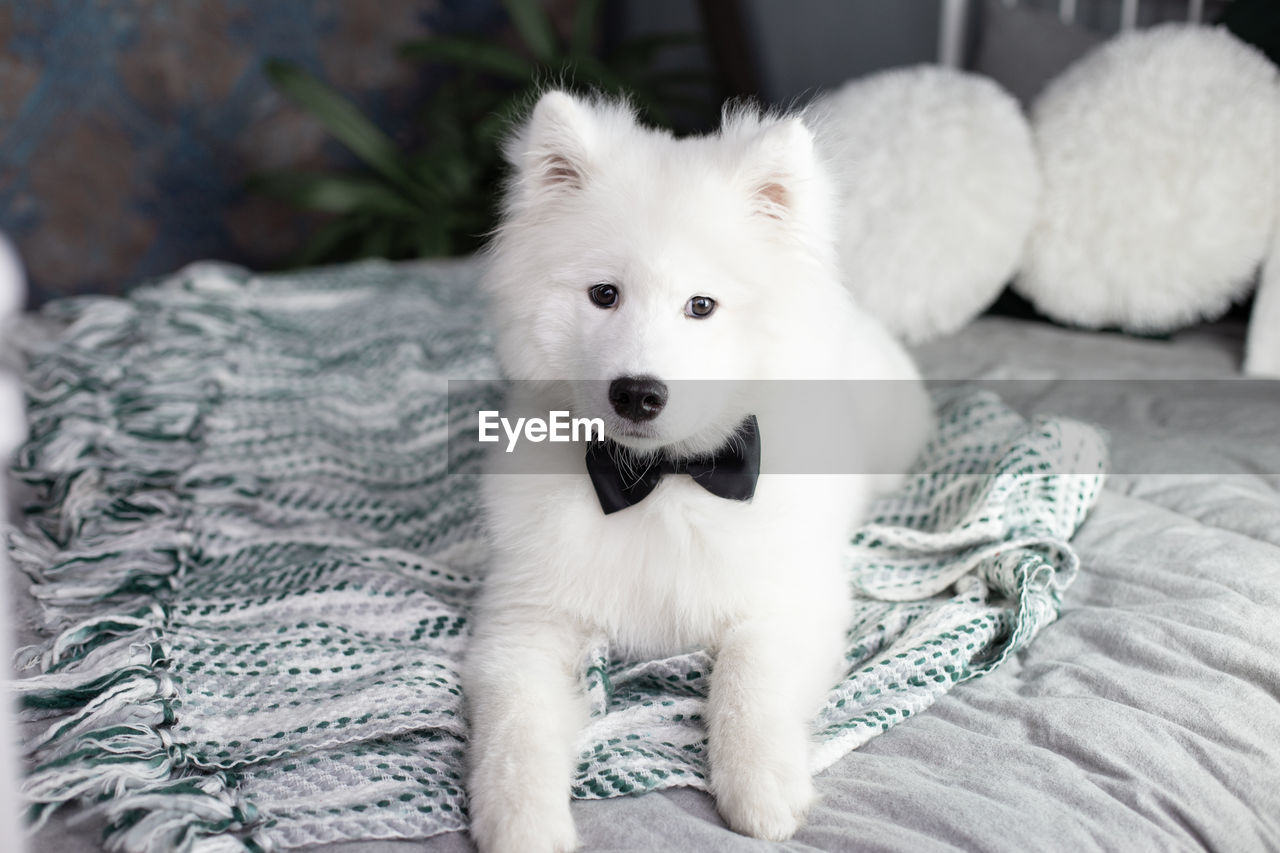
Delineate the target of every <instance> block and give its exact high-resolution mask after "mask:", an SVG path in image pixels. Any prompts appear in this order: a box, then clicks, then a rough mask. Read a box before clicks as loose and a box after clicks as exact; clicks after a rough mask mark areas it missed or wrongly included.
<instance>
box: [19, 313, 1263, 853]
mask: <svg viewBox="0 0 1280 853" xmlns="http://www.w3.org/2000/svg"><path fill="white" fill-rule="evenodd" d="M1243 339H1244V329H1243V327H1240V326H1233V325H1214V326H1207V327H1202V328H1199V329H1195V330H1191V331H1187V332H1184V333H1182V334H1179V335H1177V336H1175V337H1174V338H1173V339H1171V340H1167V341H1145V340H1138V339H1134V338H1128V337H1123V336H1119V335H1109V334H1102V333H1090V332H1076V331H1068V330H1063V329H1058V328H1055V327H1052V326H1048V325H1043V324H1038V323H1030V322H1025V321H1015V320H1009V319H1001V318H983V319H981V320H979V321H977V322H976V323H974V324H973V325H971V326H969V327H968V328H966V329H964V330H963V331H962V332H960V333H959V334H958V335H956V336H954V337H952V338H950V339H947V340H944V341H940V342H937V343H934V344H932V345H930V346H927V347H925V348H923V349H921V350H920V351H919V352H918V356H919V359H920V362H921V364H922V366H923V368H924V370H925V372H926V374H927V375H928V376H930V377H936V378H979V377H980V378H986V379H1009V378H1015V377H1030V378H1035V379H1041V380H1046V381H1045V382H1043V383H1040V384H1037V385H1036V386H1034V388H1033V389H1026V388H1024V387H1023V386H1017V387H1016V389H1014V386H1009V387H1010V389H1011V391H1014V390H1016V391H1017V393H1014V394H1013V396H1018V394H1021V396H1022V397H1023V399H1022V400H1021V401H1020V402H1021V403H1022V404H1023V405H1025V406H1026V407H1027V408H1028V409H1032V410H1042V411H1046V412H1050V411H1052V412H1057V413H1063V414H1069V415H1073V416H1076V417H1081V418H1086V419H1090V420H1095V421H1098V422H1100V423H1102V424H1103V425H1104V426H1105V427H1106V428H1107V429H1108V430H1109V432H1110V434H1111V440H1112V447H1113V454H1114V456H1115V458H1116V462H1117V466H1118V467H1119V468H1120V469H1121V470H1120V473H1117V474H1115V475H1113V476H1112V478H1111V479H1110V481H1109V484H1108V487H1107V489H1106V491H1105V493H1104V496H1103V499H1102V501H1101V503H1100V504H1099V506H1098V507H1097V509H1096V510H1095V512H1094V513H1093V515H1092V516H1091V517H1090V518H1089V520H1088V521H1087V522H1086V523H1085V525H1084V527H1083V528H1082V529H1081V530H1080V532H1079V534H1078V535H1077V537H1076V539H1075V544H1076V547H1077V548H1078V550H1079V552H1080V555H1081V558H1082V563H1083V565H1082V569H1081V572H1080V575H1079V577H1078V579H1077V580H1076V582H1075V584H1074V585H1073V586H1072V587H1071V588H1070V589H1069V590H1068V592H1067V594H1066V596H1065V598H1064V601H1063V612H1062V616H1061V618H1060V619H1059V620H1058V622H1056V623H1055V624H1053V625H1051V626H1050V627H1049V628H1047V629H1046V630H1045V631H1044V632H1043V633H1042V634H1041V635H1040V637H1039V638H1038V639H1037V640H1036V641H1035V643H1034V644H1032V646H1031V647H1030V648H1029V649H1028V650H1026V651H1025V652H1023V653H1022V654H1020V655H1018V656H1017V657H1016V658H1013V659H1011V660H1010V661H1008V663H1006V664H1005V665H1004V666H1003V667H1002V668H1000V669H998V670H996V671H995V673H993V674H992V675H989V676H987V677H984V678H980V679H977V680H975V681H972V682H969V683H966V684H962V685H960V686H958V687H956V688H955V689H954V690H953V691H952V692H951V693H950V694H948V695H946V696H944V697H943V698H942V699H940V700H939V701H938V702H937V703H936V704H935V705H934V706H933V707H932V708H931V709H930V710H929V711H928V712H926V713H924V714H921V715H920V716H918V717H914V718H912V719H911V720H910V721H908V722H906V723H903V724H901V725H899V726H897V727H895V728H893V729H891V730H890V731H888V732H886V733H885V734H883V735H881V736H880V737H878V738H875V739H874V740H872V741H871V742H870V743H868V744H867V745H865V746H864V747H862V748H861V749H859V750H858V751H856V752H854V753H852V754H851V755H849V756H847V757H846V758H844V759H843V760H841V761H840V762H838V763H837V764H836V765H834V766H833V767H832V768H830V769H829V770H827V771H826V772H824V773H822V774H821V775H820V776H819V777H818V779H817V784H818V790H819V792H820V794H821V801H820V802H819V803H818V805H817V806H816V807H815V808H814V810H813V812H812V814H811V816H810V818H809V821H808V823H807V824H806V825H805V826H804V827H803V828H802V829H801V830H800V832H799V833H798V834H797V835H796V837H795V839H794V840H792V841H791V842H788V843H786V844H780V845H779V844H768V843H765V842H760V841H755V840H752V839H748V838H744V837H742V836H739V835H735V834H734V833H732V832H730V831H729V830H728V829H726V828H725V827H724V824H723V822H722V821H721V820H720V819H719V817H718V816H717V815H716V812H715V808H714V805H713V803H712V801H711V800H710V798H709V797H707V796H706V795H704V794H701V793H699V792H696V791H692V790H689V789H677V790H671V791H666V792H661V793H657V794H648V795H645V796H639V797H630V798H619V799H612V800H602V801H590V802H576V803H574V806H573V809H574V814H575V817H576V819H577V823H578V827H579V830H580V833H581V836H582V839H583V842H584V846H585V848H586V849H587V850H599V851H623V850H636V851H639V850H645V851H650V850H652V851H665V850H671V851H696V850H705V851H723V852H724V853H729V851H744V852H745V851H763V850H771V849H785V850H850V851H913V853H914V851H933V850H957V849H959V850H983V851H1006V850H1007V851H1024V850H1117V851H1133V850H1160V851H1179V850H1204V849H1209V850H1223V851H1264V850H1280V477H1277V476H1276V475H1275V472H1280V383H1277V384H1276V385H1275V386H1274V387H1268V386H1258V385H1248V386H1247V385H1243V384H1241V383H1238V382H1234V381H1225V380H1229V379H1233V378H1234V377H1235V376H1237V375H1238V370H1239V363H1240V357H1241V351H1242V346H1243ZM1070 377H1077V378H1090V379H1099V380H1102V379H1112V380H1114V379H1124V378H1128V377H1143V378H1168V379H1175V378H1180V379H1190V378H1195V379H1206V380H1208V379H1222V380H1224V381H1221V382H1196V383H1174V382H1170V383H1163V384H1152V385H1142V386H1133V385H1131V384H1130V383H1124V382H1115V383H1109V384H1108V383H1103V382H1097V383H1088V384H1086V383H1078V382H1053V381H1050V380H1055V379H1064V378H1070ZM1260 389H1261V390H1260ZM1156 470H1159V471H1163V472H1164V473H1147V472H1149V471H1156ZM1182 471H1199V472H1201V473H1181V472H1182ZM1268 472H1270V473H1268ZM97 838H98V827H97V826H95V825H93V824H92V823H91V822H82V823H80V824H68V822H67V821H66V820H65V818H64V819H59V820H58V821H56V822H55V823H54V824H53V825H51V826H50V827H49V828H47V829H46V830H45V831H44V832H42V833H41V834H40V836H39V837H38V838H37V839H36V844H35V849H37V850H40V851H50V853H52V851H58V853H75V851H81V850H93V849H97V848H98V843H97ZM471 849H473V848H472V846H471V844H470V842H469V840H468V839H467V837H466V836H465V835H464V834H461V833H452V834H449V835H444V836H438V837H436V838H433V839H430V840H427V841H415V842H390V841H368V842H362V843H357V844H342V845H328V846H326V847H324V848H313V850H315V851H317V853H318V851H321V850H323V853H392V851H395V853H401V851H409V850H426V851H432V853H444V851H465V850H471Z"/></svg>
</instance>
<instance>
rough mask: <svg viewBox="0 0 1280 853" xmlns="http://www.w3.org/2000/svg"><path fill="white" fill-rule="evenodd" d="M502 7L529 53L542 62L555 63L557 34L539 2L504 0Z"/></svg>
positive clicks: (535, 0)
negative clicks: (504, 8)
mask: <svg viewBox="0 0 1280 853" xmlns="http://www.w3.org/2000/svg"><path fill="white" fill-rule="evenodd" d="M502 5H503V6H505V7H506V9H507V15H508V16H509V17H510V18H511V24H512V26H514V27H515V28H516V32H518V33H520V38H522V39H524V43H525V46H526V47H528V48H529V52H530V53H532V54H533V55H534V57H535V58H536V59H537V60H538V61H540V62H547V63H550V62H553V61H554V60H555V58H556V33H555V30H554V29H552V27H551V19H550V18H549V17H547V13H546V11H544V10H543V8H542V5H541V4H540V3H539V2H538V0H502Z"/></svg>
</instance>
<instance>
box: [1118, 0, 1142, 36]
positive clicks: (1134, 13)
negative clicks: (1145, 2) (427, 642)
mask: <svg viewBox="0 0 1280 853" xmlns="http://www.w3.org/2000/svg"><path fill="white" fill-rule="evenodd" d="M1136 26H1138V0H1124V2H1123V3H1122V4H1121V6H1120V30H1121V31H1122V32H1128V31H1129V30H1131V29H1133V28H1134V27H1136Z"/></svg>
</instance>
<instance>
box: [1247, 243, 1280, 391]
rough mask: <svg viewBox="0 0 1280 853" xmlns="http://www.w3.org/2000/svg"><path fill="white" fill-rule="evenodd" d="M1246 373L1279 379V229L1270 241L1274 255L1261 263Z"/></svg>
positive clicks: (1250, 329)
mask: <svg viewBox="0 0 1280 853" xmlns="http://www.w3.org/2000/svg"><path fill="white" fill-rule="evenodd" d="M1244 372H1245V373H1246V374H1248V375H1250V376H1260V377H1267V378H1271V379H1280V225H1277V227H1276V233H1275V235H1274V236H1273V237H1272V238H1271V255H1270V257H1268V258H1267V259H1266V260H1265V261H1263V262H1262V276H1261V279H1260V280H1259V281H1258V291H1257V293H1255V294H1254V295H1253V313H1252V315H1251V316H1250V317H1249V336H1248V338H1247V339H1246V340H1245V346H1244Z"/></svg>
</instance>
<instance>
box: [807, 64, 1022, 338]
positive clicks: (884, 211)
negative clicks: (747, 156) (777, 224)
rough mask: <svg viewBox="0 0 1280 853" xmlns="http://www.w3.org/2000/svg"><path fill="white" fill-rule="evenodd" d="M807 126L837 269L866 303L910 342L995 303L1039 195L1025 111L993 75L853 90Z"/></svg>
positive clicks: (822, 108) (827, 101)
mask: <svg viewBox="0 0 1280 853" xmlns="http://www.w3.org/2000/svg"><path fill="white" fill-rule="evenodd" d="M806 119H807V121H808V122H809V123H810V126H811V127H812V128H813V129H814V131H815V135H816V138H817V142H818V148H819V151H820V152H821V153H822V155H823V156H824V159H826V160H827V161H828V162H827V165H828V167H829V168H830V169H831V172H832V174H833V176H834V177H835V179H836V181H837V182H838V185H839V190H840V200H841V211H840V214H841V222H840V225H839V229H838V231H837V234H838V235H839V251H840V264H841V269H842V272H843V274H844V276H845V281H846V283H847V284H848V286H849V287H850V289H851V290H852V291H853V294H854V296H855V298H857V300H858V301H859V303H860V304H861V305H862V306H863V307H864V308H865V309H867V310H868V311H870V312H871V313H872V314H874V315H875V316H876V317H877V318H879V319H880V320H881V322H883V323H884V324H885V325H886V326H888V327H889V329H890V330H891V331H893V332H894V333H895V334H896V335H898V336H899V337H902V338H904V339H905V340H907V341H910V342H912V343H919V342H921V341H924V340H927V339H929V338H932V337H935V336H938V335H942V334H947V333H949V332H953V331H955V330H956V329H958V328H960V326H962V325H964V324H965V323H967V322H968V321H969V320H971V319H973V317H975V316H976V315H977V314H979V313H980V312H981V311H982V310H983V309H984V308H986V307H987V306H988V305H990V304H991V302H992V301H993V300H994V299H995V298H996V296H997V295H998V294H999V293H1000V291H1001V289H1002V288H1003V287H1004V286H1005V284H1006V283H1007V282H1008V280H1009V279H1010V278H1011V277H1012V275H1013V273H1014V270H1015V269H1016V268H1017V264H1018V261H1019V259H1020V257H1021V254H1022V249H1023V244H1024V242H1025V239H1026V236H1027V232H1028V231H1029V230H1030V228H1031V225H1032V222H1033V220H1034V217H1035V209H1036V199H1037V196H1038V194H1039V188H1040V177H1039V171H1038V169H1037V166H1036V160H1035V151H1034V148H1033V145H1032V142H1031V133H1030V130H1029V129H1028V127H1027V122H1026V120H1025V119H1024V118H1023V115H1022V111H1021V110H1020V109H1019V107H1018V104H1017V102H1016V101H1014V99H1013V98H1012V97H1010V96H1009V95H1008V94H1006V93H1005V92H1004V91H1003V90H1002V89H1000V88H999V87H998V86H997V85H996V84H995V83H993V82H992V81H991V80H989V79H987V78H985V77H979V76H977V75H973V74H965V73H962V72H959V71H953V70H949V69H946V68H940V67H937V66H921V67H918V68H908V69H903V70H895V71H886V72H883V73H880V74H876V75H873V76H871V77H867V78H863V79H860V80H855V81H853V82H851V83H847V84H845V86H843V87H842V88H841V89H839V90H837V91H836V92H833V93H831V94H829V95H827V96H825V97H823V98H821V99H819V100H818V101H816V102H815V103H814V104H813V105H812V106H811V107H810V108H809V110H808V111H807V114H806Z"/></svg>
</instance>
